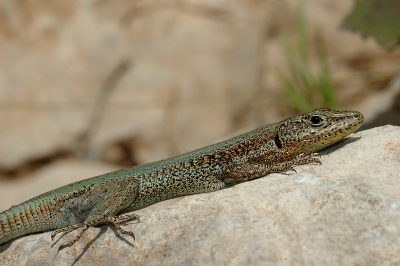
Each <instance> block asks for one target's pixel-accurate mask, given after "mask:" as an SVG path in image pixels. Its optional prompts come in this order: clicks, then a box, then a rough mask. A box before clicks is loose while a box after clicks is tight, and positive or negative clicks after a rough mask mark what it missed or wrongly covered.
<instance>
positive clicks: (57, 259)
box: [0, 126, 400, 265]
mask: <svg viewBox="0 0 400 266" xmlns="http://www.w3.org/2000/svg"><path fill="white" fill-rule="evenodd" d="M399 139H400V128H399V127H393V126H384V127H380V128H374V129H371V130H367V131H363V132H360V133H357V134H355V135H352V136H351V137H350V138H349V139H347V140H346V141H344V142H342V143H340V144H339V145H336V146H335V147H333V148H330V149H328V150H326V151H323V152H322V157H321V161H322V165H305V166H299V167H296V170H297V174H295V173H286V174H271V175H268V176H267V177H264V178H260V179H258V180H254V181H251V182H245V183H243V184H240V185H237V186H235V187H233V188H231V189H226V190H223V191H217V192H213V193H207V194H201V195H193V196H188V197H186V198H184V199H183V200H181V201H180V202H178V203H176V204H175V205H172V206H169V207H167V208H165V209H163V210H159V211H155V212H152V213H151V214H149V215H145V216H143V217H141V222H140V223H139V224H129V225H127V226H124V228H125V229H128V230H132V231H134V232H135V234H136V242H135V241H134V240H133V239H132V238H130V237H128V236H120V235H119V234H118V232H116V231H115V230H114V229H112V228H111V227H108V226H103V227H101V228H92V229H89V230H88V231H87V232H86V233H85V234H84V236H83V237H82V239H81V240H80V241H78V242H77V243H75V245H74V246H73V247H71V248H67V249H65V250H62V251H60V252H59V253H58V254H57V248H58V246H59V245H61V244H62V243H65V242H67V241H69V240H71V239H72V238H73V237H74V236H75V235H76V234H77V232H73V233H69V234H67V235H64V236H63V237H61V238H56V240H55V241H54V242H52V241H51V239H50V234H51V233H50V232H46V233H42V234H35V235H30V236H25V237H22V238H19V239H17V240H14V241H11V242H9V243H7V244H5V245H3V246H1V248H0V252H1V253H0V260H1V261H2V263H3V265H4V264H5V265H26V264H27V265H71V264H74V265H89V264H90V265H92V264H95V265H276V264H279V265H288V264H289V265H355V264H358V265H398V264H399V263H400V257H399V254H400V193H399V191H400V182H399V177H398V172H399V169H400V160H399V159H400V141H399Z"/></svg>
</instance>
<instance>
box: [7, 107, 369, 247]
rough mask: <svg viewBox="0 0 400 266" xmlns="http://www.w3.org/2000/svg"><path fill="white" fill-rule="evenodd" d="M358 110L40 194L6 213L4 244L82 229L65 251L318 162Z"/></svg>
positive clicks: (275, 127)
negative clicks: (156, 208)
mask: <svg viewBox="0 0 400 266" xmlns="http://www.w3.org/2000/svg"><path fill="white" fill-rule="evenodd" d="M363 120H364V116H363V115H362V113H360V112H357V111H335V110H332V109H329V108H319V109H315V110H312V111H309V112H306V113H302V114H299V115H296V116H293V117H290V118H287V119H285V120H283V121H281V122H278V123H274V124H270V125H266V126H263V127H260V128H258V129H255V130H252V131H250V132H248V133H244V134H242V135H239V136H237V137H234V138H232V139H229V140H226V141H223V142H220V143H217V144H213V145H209V146H206V147H204V148H200V149H197V150H195V151H192V152H188V153H185V154H182V155H178V156H176V157H172V158H169V159H164V160H161V161H156V162H152V163H148V164H144V165H139V166H134V167H131V168H126V169H122V170H118V171H114V172H111V173H107V174H104V175H100V176H96V177H92V178H89V179H85V180H82V181H78V182H75V183H72V184H69V185H65V186H63V187H60V188H57V189H55V190H52V191H49V192H47V193H44V194H41V195H39V196H36V197H34V198H32V199H30V200H27V201H25V202H23V203H21V204H19V205H16V206H13V207H11V208H10V209H8V210H6V211H4V212H2V213H0V245H1V244H3V243H6V242H8V241H10V240H12V239H15V238H17V237H20V236H24V235H27V234H31V233H38V232H45V231H52V230H54V231H53V233H52V235H51V238H52V240H54V237H55V236H56V235H57V234H59V233H61V232H69V231H73V230H76V229H79V228H81V229H82V230H81V231H80V232H79V233H78V234H77V235H76V236H75V238H73V239H72V240H71V241H70V242H68V243H66V244H62V245H60V246H59V248H58V251H60V250H62V249H64V248H67V247H71V246H72V245H73V244H74V243H76V242H77V241H78V240H79V239H80V238H81V236H82V235H83V233H84V232H85V231H86V230H87V229H89V228H91V227H96V226H101V225H106V224H109V225H111V226H114V227H115V229H116V230H117V231H119V232H120V233H121V234H126V235H130V236H131V237H133V239H134V241H136V240H135V235H134V233H133V232H130V231H126V230H124V229H123V228H121V225H123V224H126V223H127V222H129V221H136V222H139V216H138V215H136V214H135V213H131V212H133V211H135V210H139V209H142V208H144V207H147V206H150V205H152V204H155V203H157V202H161V201H164V200H167V199H172V198H176V197H181V196H186V195H192V194H199V193H206V192H212V191H217V190H221V189H225V188H229V187H232V186H234V185H236V184H239V183H242V182H245V181H250V180H254V179H257V178H260V177H264V176H266V175H268V174H271V173H282V172H287V171H294V172H296V170H295V169H294V166H298V165H304V164H311V163H317V164H318V163H319V164H321V162H320V160H319V155H318V153H317V152H318V151H320V150H322V149H324V148H327V147H329V146H331V145H333V144H335V143H337V142H338V141H340V140H342V139H344V138H345V137H347V136H348V135H349V134H351V133H353V132H354V131H356V130H357V129H358V128H359V127H360V126H361V124H362V122H363Z"/></svg>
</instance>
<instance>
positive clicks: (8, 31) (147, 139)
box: [0, 0, 400, 210]
mask: <svg viewBox="0 0 400 266" xmlns="http://www.w3.org/2000/svg"><path fill="white" fill-rule="evenodd" d="M354 6H355V2H354V1H349V0H324V1H321V0H307V1H297V0H281V1H268V0H265V1H261V0H252V1H248V0H231V1H225V0H213V1H197V0H192V1H189V0H158V1H148V0H143V1H127V0H118V1H115V0H114V1H111V0H81V1H77V0H75V1H57V0H35V1H33V0H32V1H8V0H2V1H0V199H1V200H0V209H2V210H4V209H7V208H9V207H10V206H11V205H13V204H17V203H20V202H22V201H24V200H26V199H29V198H31V197H34V196H36V195H38V194H40V193H43V192H46V191H48V190H50V189H53V188H56V187H59V186H61V185H64V184H68V183H70V182H74V181H78V180H81V179H85V178H88V177H91V176H95V175H100V174H103V173H107V172H110V171H113V170H116V169H120V168H125V167H129V166H133V165H137V164H143V163H147V162H151V161H155V160H160V159H164V158H167V157H170V156H174V155H178V154H181V153H185V152H188V151H191V150H193V149H197V148H200V147H203V146H205V145H209V144H211V143H215V142H218V141H222V140H224V139H227V138H230V137H233V136H235V135H237V134H240V133H243V132H246V131H249V130H251V129H254V128H257V127H260V126H263V125H265V124H269V123H273V122H277V121H279V120H281V119H284V118H287V117H289V116H292V115H294V114H296V113H299V112H304V111H308V110H310V109H313V108H317V107H323V106H329V107H332V108H336V109H340V110H344V109H354V110H358V111H361V112H363V113H364V116H365V118H366V120H365V123H364V126H363V129H367V128H370V127H376V126H381V125H386V124H392V125H400V77H399V69H400V68H399V67H400V50H399V49H395V48H392V49H390V50H388V49H387V47H385V46H383V45H381V44H380V43H378V42H377V40H376V39H375V38H374V37H367V38H363V37H362V36H361V35H360V34H358V33H357V32H356V31H350V30H349V29H346V28H344V27H343V24H344V21H345V20H346V17H347V16H348V15H349V14H350V13H351V12H352V10H353V8H354Z"/></svg>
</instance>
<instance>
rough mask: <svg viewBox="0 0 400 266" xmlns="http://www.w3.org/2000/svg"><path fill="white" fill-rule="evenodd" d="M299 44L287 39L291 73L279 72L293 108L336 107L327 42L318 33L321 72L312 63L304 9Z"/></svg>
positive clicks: (299, 21) (300, 16) (299, 19)
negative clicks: (312, 68)
mask: <svg viewBox="0 0 400 266" xmlns="http://www.w3.org/2000/svg"><path fill="white" fill-rule="evenodd" d="M296 35H297V36H296V43H295V44H294V45H291V44H289V42H288V41H284V47H285V55H286V61H287V65H288V68H289V69H288V70H289V71H288V73H287V74H286V75H285V74H283V73H282V72H280V73H279V75H278V76H279V77H278V78H279V81H280V85H281V87H282V89H283V90H284V91H285V93H286V95H287V97H288V101H289V104H290V105H291V107H293V108H295V109H297V110H298V111H300V112H305V111H308V110H311V109H313V108H316V107H321V106H324V107H330V108H336V106H337V103H336V100H335V87H334V86H333V83H332V80H331V78H330V72H329V66H328V61H327V55H326V51H325V45H324V43H323V40H322V37H321V35H317V38H316V39H315V46H316V48H317V49H316V50H317V59H318V71H317V73H313V72H312V71H311V66H310V58H311V54H310V52H309V43H308V36H307V25H306V19H305V12H304V8H302V9H299V12H298V15H297V20H296Z"/></svg>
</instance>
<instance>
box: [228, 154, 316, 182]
mask: <svg viewBox="0 0 400 266" xmlns="http://www.w3.org/2000/svg"><path fill="white" fill-rule="evenodd" d="M310 163H318V164H321V161H320V160H319V157H318V154H316V153H313V154H308V155H305V154H300V155H299V156H297V157H296V158H294V159H292V160H289V161H286V162H283V163H279V164H273V165H269V164H262V163H257V164H254V163H244V164H239V165H233V166H230V167H228V168H227V169H226V171H225V175H224V177H225V178H224V181H225V182H226V183H240V182H244V181H249V180H253V179H256V178H260V177H263V176H266V175H268V174H271V173H282V172H287V171H295V172H296V170H295V169H294V168H293V166H295V165H303V164H310Z"/></svg>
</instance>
